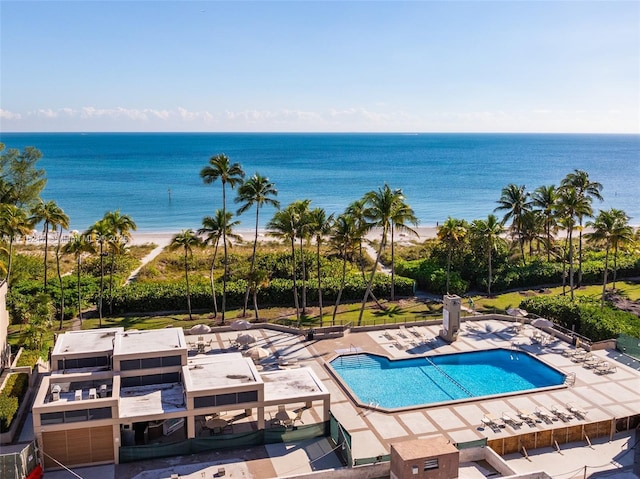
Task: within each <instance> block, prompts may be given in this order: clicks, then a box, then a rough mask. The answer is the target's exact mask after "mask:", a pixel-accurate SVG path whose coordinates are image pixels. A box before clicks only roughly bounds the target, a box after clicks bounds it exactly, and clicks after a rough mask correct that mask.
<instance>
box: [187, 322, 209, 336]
mask: <svg viewBox="0 0 640 479" xmlns="http://www.w3.org/2000/svg"><path fill="white" fill-rule="evenodd" d="M189 332H190V333H191V334H206V333H210V332H211V328H210V327H209V326H207V325H206V324H196V325H195V326H191V328H190V329H189Z"/></svg>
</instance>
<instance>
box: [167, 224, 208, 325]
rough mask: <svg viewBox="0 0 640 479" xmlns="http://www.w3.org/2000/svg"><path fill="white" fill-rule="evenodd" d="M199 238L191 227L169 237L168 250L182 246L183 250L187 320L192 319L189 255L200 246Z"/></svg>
mask: <svg viewBox="0 0 640 479" xmlns="http://www.w3.org/2000/svg"><path fill="white" fill-rule="evenodd" d="M201 245H202V243H201V242H200V238H198V236H197V235H196V233H195V232H194V231H193V230H192V229H188V230H182V231H181V232H180V233H178V234H176V235H174V236H173V238H171V243H169V250H170V251H175V250H177V249H180V248H182V249H183V251H184V280H185V282H186V285H187V309H188V310H189V320H192V319H193V316H192V315H191V291H190V289H189V256H192V255H193V248H196V247H199V246H201Z"/></svg>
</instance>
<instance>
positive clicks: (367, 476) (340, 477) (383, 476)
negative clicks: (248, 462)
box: [282, 462, 391, 479]
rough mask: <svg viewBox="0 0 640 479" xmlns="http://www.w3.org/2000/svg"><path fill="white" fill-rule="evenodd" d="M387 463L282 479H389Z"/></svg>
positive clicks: (388, 464) (388, 465)
mask: <svg viewBox="0 0 640 479" xmlns="http://www.w3.org/2000/svg"><path fill="white" fill-rule="evenodd" d="M390 464H391V463H389V462H380V463H378V464H371V465H367V466H358V467H345V468H344V469H334V470H333V471H327V470H325V471H317V472H310V473H308V474H299V475H295V476H285V477H283V478H282V479H325V478H326V479H389V474H390Z"/></svg>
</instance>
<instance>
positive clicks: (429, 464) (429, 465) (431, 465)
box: [424, 459, 438, 471]
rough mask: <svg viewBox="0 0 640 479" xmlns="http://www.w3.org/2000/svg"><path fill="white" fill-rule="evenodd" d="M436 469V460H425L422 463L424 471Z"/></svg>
mask: <svg viewBox="0 0 640 479" xmlns="http://www.w3.org/2000/svg"><path fill="white" fill-rule="evenodd" d="M429 469H438V459H427V460H425V461H424V470H425V471H428V470H429Z"/></svg>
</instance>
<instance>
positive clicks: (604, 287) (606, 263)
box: [600, 240, 609, 309]
mask: <svg viewBox="0 0 640 479" xmlns="http://www.w3.org/2000/svg"><path fill="white" fill-rule="evenodd" d="M608 271H609V241H608V240H607V247H606V250H605V254H604V280H603V282H602V298H601V300H600V309H603V308H604V296H605V294H606V293H607V273H608Z"/></svg>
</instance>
